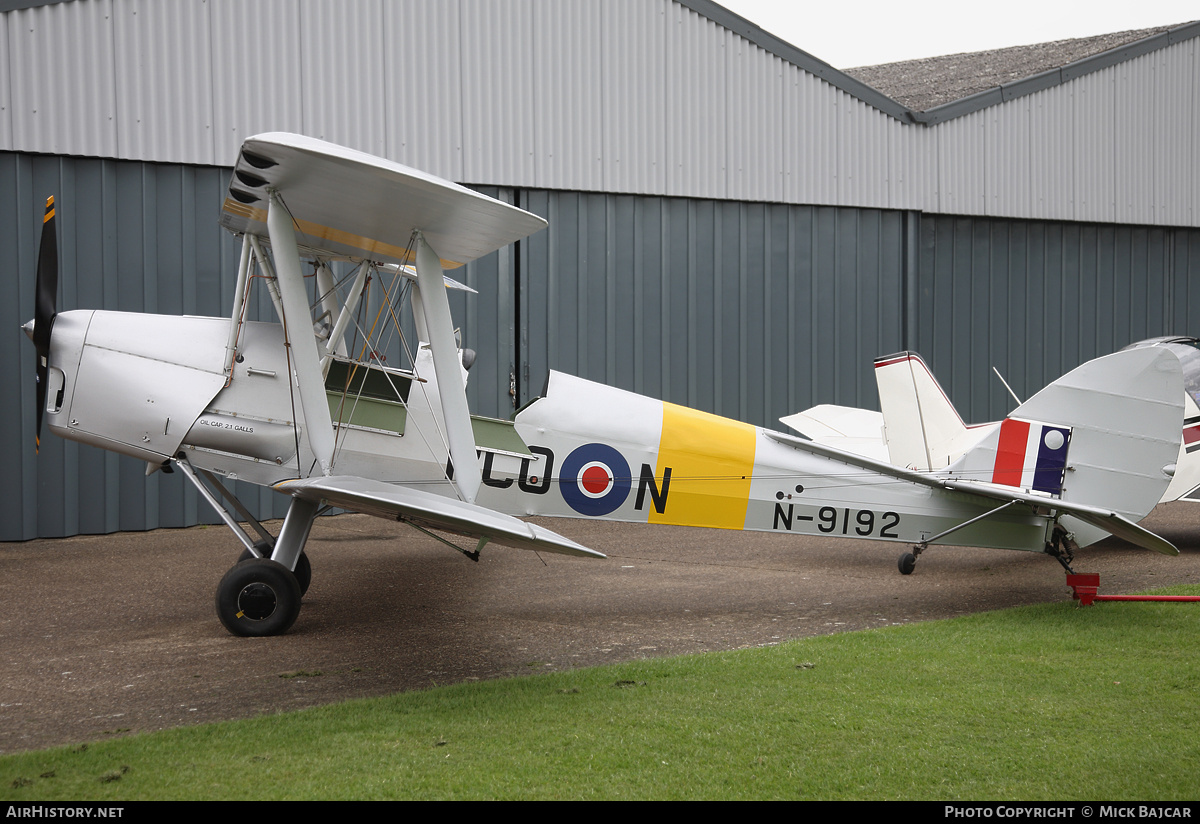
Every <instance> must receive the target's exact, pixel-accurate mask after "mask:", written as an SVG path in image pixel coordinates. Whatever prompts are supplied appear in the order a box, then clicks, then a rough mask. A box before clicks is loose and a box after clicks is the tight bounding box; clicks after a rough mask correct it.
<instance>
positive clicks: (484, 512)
mask: <svg viewBox="0 0 1200 824" xmlns="http://www.w3.org/2000/svg"><path fill="white" fill-rule="evenodd" d="M275 488H276V489H278V490H279V491H281V492H289V493H291V494H292V495H295V496H297V497H299V498H304V499H305V500H309V501H317V502H319V503H327V504H332V505H333V506H338V507H341V508H342V509H349V510H353V511H354V512H363V513H366V514H367V515H375V516H376V517H379V518H387V519H389V520H396V521H406V522H409V523H412V524H416V525H417V526H422V527H429V528H431V529H441V530H445V531H447V532H453V533H455V534H458V535H470V536H472V537H476V538H487V539H488V540H489V541H493V542H495V543H497V544H503V545H504V546H511V547H516V548H518V549H535V550H541V551H543V552H557V553H560V554H563V555H582V556H585V557H588V558H603V557H605V556H604V555H603V554H602V553H599V552H596V551H595V550H594V549H588V548H587V547H585V546H583V545H581V544H577V543H575V542H574V541H572V540H571V539H570V538H564V537H563V536H562V535H559V534H558V533H557V532H551V531H550V530H548V529H544V528H542V527H540V526H538V525H537V524H530V523H526V522H525V521H522V520H520V519H518V518H514V517H512V516H511V515H504V514H501V513H499V512H496V511H494V510H491V509H487V508H486V507H482V506H476V505H475V504H468V503H466V502H464V501H459V500H455V499H454V498H445V497H442V496H441V495H434V494H433V493H431V492H422V491H420V490H417V489H412V488H410V487H405V486H396V485H394V484H389V483H384V482H383V481H373V480H370V479H367V478H358V477H354V476H350V475H340V476H338V475H335V476H331V477H315V478H305V479H301V480H295V481H282V482H281V483H277V484H275Z"/></svg>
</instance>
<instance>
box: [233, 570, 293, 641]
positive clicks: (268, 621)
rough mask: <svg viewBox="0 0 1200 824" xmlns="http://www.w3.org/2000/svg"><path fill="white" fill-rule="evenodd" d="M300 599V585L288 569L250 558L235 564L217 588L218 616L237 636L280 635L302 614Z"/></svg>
mask: <svg viewBox="0 0 1200 824" xmlns="http://www.w3.org/2000/svg"><path fill="white" fill-rule="evenodd" d="M300 598H301V593H300V584H299V582H298V581H297V580H296V577H295V576H294V575H293V574H292V573H291V572H290V571H289V570H288V569H287V568H286V567H284V566H283V565H282V564H277V563H275V562H274V561H269V560H267V559H266V558H251V559H250V560H248V561H241V562H239V563H238V564H236V565H235V566H234V567H233V568H232V569H230V570H229V571H228V572H226V573H225V577H224V578H222V579H221V583H220V584H218V585H217V598H216V606H217V617H218V618H219V619H220V620H221V623H222V624H224V626H225V629H227V630H229V631H230V632H231V633H233V634H234V635H240V636H243V637H262V636H267V635H280V634H282V633H284V632H287V631H288V629H289V628H290V627H291V626H292V624H294V623H295V622H296V618H297V617H298V616H299V615H300Z"/></svg>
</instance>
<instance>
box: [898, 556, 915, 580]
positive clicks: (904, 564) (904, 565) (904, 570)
mask: <svg viewBox="0 0 1200 824" xmlns="http://www.w3.org/2000/svg"><path fill="white" fill-rule="evenodd" d="M896 566H898V567H900V574H901V575H912V574H913V570H914V569H916V567H917V556H916V555H913V554H912V553H911V552H906V553H904V554H903V555H901V556H900V561H899V562H898V563H897V564H896Z"/></svg>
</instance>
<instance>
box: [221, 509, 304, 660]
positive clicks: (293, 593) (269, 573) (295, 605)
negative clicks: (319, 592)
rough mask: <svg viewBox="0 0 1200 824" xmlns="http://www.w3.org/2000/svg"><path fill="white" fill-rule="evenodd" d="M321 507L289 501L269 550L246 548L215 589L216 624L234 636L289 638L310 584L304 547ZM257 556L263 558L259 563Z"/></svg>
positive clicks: (259, 545)
mask: <svg viewBox="0 0 1200 824" xmlns="http://www.w3.org/2000/svg"><path fill="white" fill-rule="evenodd" d="M318 509H319V507H318V505H317V504H315V503H312V502H310V501H303V500H301V499H299V498H292V503H291V505H290V506H289V507H288V512H287V516H286V517H285V518H284V519H283V528H282V529H280V530H279V537H278V538H276V539H275V541H274V545H273V546H264V543H265V541H260V542H258V543H256V544H254V549H253V550H251V548H250V547H247V548H246V551H245V552H243V553H242V557H241V558H240V559H239V560H238V562H237V563H236V564H235V565H234V566H233V568H232V569H230V570H229V571H228V572H226V573H225V577H223V578H222V579H221V583H220V584H218V585H217V597H216V608H217V618H219V619H220V621H221V623H222V624H223V625H224V626H225V629H227V630H229V631H230V632H232V633H233V634H234V635H241V636H244V637H262V636H267V635H280V634H282V633H284V632H287V631H288V630H289V629H290V628H291V626H292V624H294V623H295V622H296V618H297V617H298V616H299V615H300V601H301V598H303V597H304V593H306V592H307V591H308V585H309V584H310V583H311V582H312V565H311V564H310V563H309V560H308V555H307V554H305V552H304V544H305V542H306V541H307V540H308V533H309V531H310V530H311V529H312V524H313V521H314V520H315V519H316V517H317V511H318ZM255 551H258V552H260V553H261V555H262V557H258V556H257V555H256V554H255Z"/></svg>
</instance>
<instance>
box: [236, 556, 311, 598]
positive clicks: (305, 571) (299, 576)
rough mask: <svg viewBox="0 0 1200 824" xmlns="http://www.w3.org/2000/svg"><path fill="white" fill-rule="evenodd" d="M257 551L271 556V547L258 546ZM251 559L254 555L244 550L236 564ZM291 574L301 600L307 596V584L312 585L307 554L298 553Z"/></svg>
mask: <svg viewBox="0 0 1200 824" xmlns="http://www.w3.org/2000/svg"><path fill="white" fill-rule="evenodd" d="M258 551H259V552H261V553H263V554H264V555H266V556H267V557H270V556H271V547H269V546H265V545H263V546H259V548H258ZM253 557H255V556H254V553H252V552H251V551H250V550H248V549H244V550H242V554H241V557H239V558H238V562H239V563H240V562H242V561H249V560H250V559H251V558H253ZM292 574H293V575H295V576H296V583H298V584H299V585H300V597H301V598H303V597H304V596H305V595H307V594H308V587H309V584H311V583H312V564H311V563H309V560H308V553H307V552H301V553H300V558H299V559H298V560H297V561H296V568H295V569H294V570H292Z"/></svg>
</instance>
